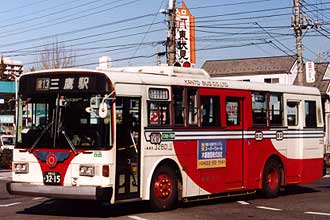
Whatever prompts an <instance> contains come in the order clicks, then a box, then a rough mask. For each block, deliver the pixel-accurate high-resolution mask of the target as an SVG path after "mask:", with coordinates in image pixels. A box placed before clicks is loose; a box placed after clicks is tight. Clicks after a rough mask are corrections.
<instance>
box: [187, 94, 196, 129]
mask: <svg viewBox="0 0 330 220" xmlns="http://www.w3.org/2000/svg"><path fill="white" fill-rule="evenodd" d="M187 98H188V100H187V103H188V125H198V102H197V101H198V96H197V89H191V88H189V89H188V91H187Z"/></svg>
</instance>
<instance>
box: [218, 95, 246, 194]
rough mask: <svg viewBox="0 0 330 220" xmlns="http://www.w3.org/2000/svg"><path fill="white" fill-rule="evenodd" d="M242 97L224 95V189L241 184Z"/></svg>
mask: <svg viewBox="0 0 330 220" xmlns="http://www.w3.org/2000/svg"><path fill="white" fill-rule="evenodd" d="M244 100H245V99H244V97H242V96H234V95H228V96H227V95H226V96H225V99H224V102H225V103H224V106H225V111H224V112H225V115H224V116H223V117H222V118H224V119H225V120H224V123H225V129H226V133H227V134H228V135H226V136H227V141H226V174H225V177H224V178H225V183H224V184H225V186H224V187H225V189H227V190H228V189H230V190H231V189H233V190H234V189H237V188H240V187H242V186H243V164H244V163H243V159H244V157H243V156H244V155H243V143H244V142H243V128H244V125H243V122H244V105H245V103H244Z"/></svg>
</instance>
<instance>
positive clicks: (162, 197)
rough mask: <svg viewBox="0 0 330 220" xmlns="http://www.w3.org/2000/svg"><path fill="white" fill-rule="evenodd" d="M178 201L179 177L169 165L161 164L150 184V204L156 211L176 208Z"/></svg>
mask: <svg viewBox="0 0 330 220" xmlns="http://www.w3.org/2000/svg"><path fill="white" fill-rule="evenodd" d="M177 202H178V178H177V176H176V172H175V170H174V169H173V168H172V167H171V166H168V165H162V166H160V167H159V168H158V169H157V170H156V171H155V173H154V175H153V177H152V181H151V186H150V206H151V208H152V209H153V210H155V211H165V210H170V209H173V208H175V206H176V205H177Z"/></svg>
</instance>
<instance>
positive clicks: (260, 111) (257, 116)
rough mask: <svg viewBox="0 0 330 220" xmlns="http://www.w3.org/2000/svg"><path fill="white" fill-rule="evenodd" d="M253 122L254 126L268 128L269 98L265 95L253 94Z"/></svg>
mask: <svg viewBox="0 0 330 220" xmlns="http://www.w3.org/2000/svg"><path fill="white" fill-rule="evenodd" d="M252 120H253V125H254V126H267V96H266V94H265V93H261V92H253V93H252Z"/></svg>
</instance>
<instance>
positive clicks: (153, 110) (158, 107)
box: [148, 101, 170, 126]
mask: <svg viewBox="0 0 330 220" xmlns="http://www.w3.org/2000/svg"><path fill="white" fill-rule="evenodd" d="M148 115H149V120H148V124H149V125H151V126H152V125H154V126H168V125H169V124H170V110H169V102H159V101H153V102H148Z"/></svg>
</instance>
